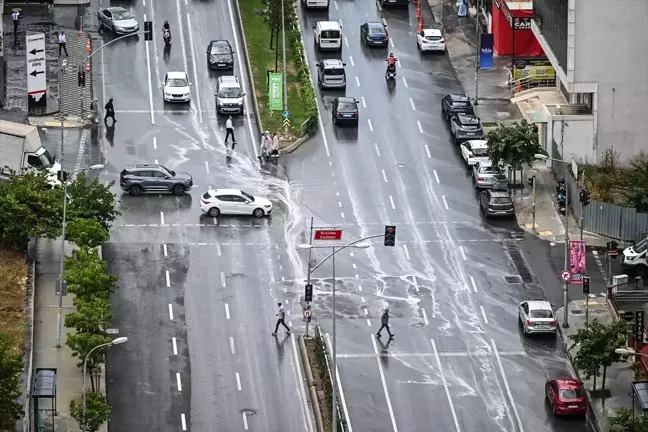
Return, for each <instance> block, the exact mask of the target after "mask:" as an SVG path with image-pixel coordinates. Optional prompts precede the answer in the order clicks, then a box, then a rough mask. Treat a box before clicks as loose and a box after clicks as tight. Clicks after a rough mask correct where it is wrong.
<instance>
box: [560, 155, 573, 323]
mask: <svg viewBox="0 0 648 432" xmlns="http://www.w3.org/2000/svg"><path fill="white" fill-rule="evenodd" d="M562 164H563V178H564V179H565V263H564V264H565V265H564V269H565V271H570V270H571V269H570V268H569V185H568V184H567V162H565V161H562ZM568 288H569V281H568V280H566V281H563V304H564V308H565V313H564V319H563V327H564V328H568V327H569V292H568Z"/></svg>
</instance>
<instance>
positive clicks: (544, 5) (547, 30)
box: [533, 0, 568, 72]
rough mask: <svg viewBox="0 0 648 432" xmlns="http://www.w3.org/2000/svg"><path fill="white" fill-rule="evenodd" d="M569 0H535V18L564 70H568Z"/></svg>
mask: <svg viewBox="0 0 648 432" xmlns="http://www.w3.org/2000/svg"><path fill="white" fill-rule="evenodd" d="M567 13H568V0H534V2H533V18H534V19H535V21H536V24H537V25H538V27H539V28H540V32H541V33H542V36H544V38H545V40H546V41H547V43H548V44H549V46H550V47H551V51H553V53H554V55H555V56H556V58H557V59H558V64H559V65H560V67H561V68H562V70H563V71H565V72H566V71H567Z"/></svg>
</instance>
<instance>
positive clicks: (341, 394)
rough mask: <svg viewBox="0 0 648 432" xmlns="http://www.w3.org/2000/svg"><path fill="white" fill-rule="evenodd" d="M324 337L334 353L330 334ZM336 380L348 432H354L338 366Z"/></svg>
mask: <svg viewBox="0 0 648 432" xmlns="http://www.w3.org/2000/svg"><path fill="white" fill-rule="evenodd" d="M324 336H325V337H326V343H327V345H328V349H329V352H331V351H332V345H331V336H330V335H329V334H328V333H326V334H325V335H324ZM372 339H373V337H372ZM335 378H336V381H337V389H338V392H339V394H340V403H341V404H342V410H343V411H344V418H346V421H347V430H348V432H353V427H352V426H351V417H349V410H348V408H347V404H346V397H345V396H344V388H342V380H341V379H340V369H339V368H338V367H337V365H335Z"/></svg>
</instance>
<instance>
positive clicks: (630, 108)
mask: <svg viewBox="0 0 648 432" xmlns="http://www.w3.org/2000/svg"><path fill="white" fill-rule="evenodd" d="M572 1H573V0H572ZM646 29H648V1H636V0H615V1H614V2H612V3H611V2H610V1H609V0H575V32H574V33H575V34H574V36H575V47H574V48H575V49H574V51H575V59H574V60H575V61H574V72H575V74H574V75H575V76H574V82H576V83H598V98H597V99H598V100H597V105H598V118H597V122H598V134H597V135H598V136H597V142H598V154H599V155H601V154H602V153H603V152H604V151H605V150H606V149H608V148H611V147H614V149H615V150H617V151H620V152H621V157H622V159H629V158H631V157H632V156H634V155H635V154H637V153H638V152H639V151H641V150H648V148H647V147H646V137H647V136H648V121H647V119H646V114H645V112H644V110H645V108H644V107H645V104H646V101H648V57H647V56H646V55H644V54H645V53H646V52H648V31H647V30H646Z"/></svg>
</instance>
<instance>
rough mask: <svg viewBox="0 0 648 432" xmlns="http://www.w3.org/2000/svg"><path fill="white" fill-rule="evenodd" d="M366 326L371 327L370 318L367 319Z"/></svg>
mask: <svg viewBox="0 0 648 432" xmlns="http://www.w3.org/2000/svg"><path fill="white" fill-rule="evenodd" d="M367 327H371V320H370V319H367Z"/></svg>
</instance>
